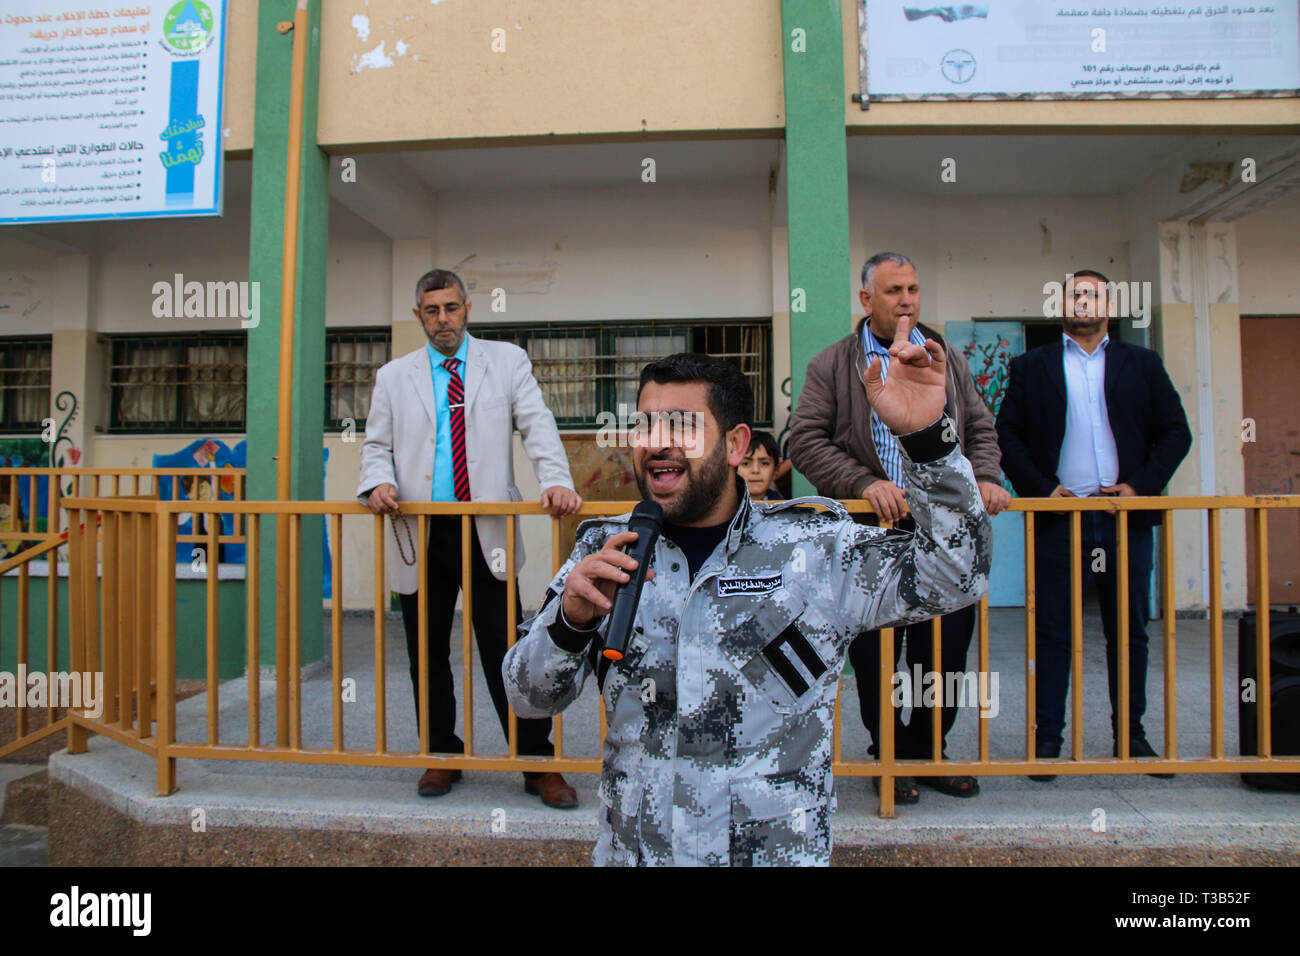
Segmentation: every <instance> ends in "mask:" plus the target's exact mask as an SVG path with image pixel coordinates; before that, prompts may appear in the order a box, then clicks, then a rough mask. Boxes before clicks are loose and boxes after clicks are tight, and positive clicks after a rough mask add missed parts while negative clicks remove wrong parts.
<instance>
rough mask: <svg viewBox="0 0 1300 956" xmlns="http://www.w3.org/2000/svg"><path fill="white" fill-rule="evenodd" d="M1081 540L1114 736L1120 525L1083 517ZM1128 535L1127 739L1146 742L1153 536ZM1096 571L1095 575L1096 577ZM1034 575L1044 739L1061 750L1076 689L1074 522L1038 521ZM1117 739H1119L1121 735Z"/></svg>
mask: <svg viewBox="0 0 1300 956" xmlns="http://www.w3.org/2000/svg"><path fill="white" fill-rule="evenodd" d="M1081 517H1082V527H1081V529H1080V530H1081V531H1082V534H1081V536H1080V548H1081V551H1082V553H1081V554H1080V556H1079V558H1080V562H1081V567H1082V569H1083V585H1084V587H1085V588H1086V587H1087V583H1088V578H1089V577H1090V576H1091V578H1092V580H1093V583H1094V584H1096V586H1097V596H1098V599H1099V602H1100V604H1101V629H1102V633H1103V634H1104V635H1105V638H1106V674H1107V689H1108V690H1109V691H1110V707H1111V712H1110V723H1111V729H1112V731H1113V730H1114V729H1115V727H1116V723H1117V719H1118V701H1119V666H1118V665H1119V639H1118V637H1117V636H1116V607H1117V602H1116V589H1117V585H1118V577H1119V575H1118V570H1119V565H1118V554H1117V553H1116V550H1115V544H1116V541H1115V537H1116V536H1115V528H1116V520H1115V518H1114V516H1113V515H1108V514H1104V513H1103V512H1100V511H1085V512H1083V513H1082V515H1081ZM1134 517H1135V515H1134V514H1130V515H1129V522H1130V526H1129V531H1128V555H1129V557H1128V618H1129V623H1128V660H1129V696H1128V724H1129V739H1130V740H1132V739H1135V738H1137V737H1143V736H1145V734H1144V731H1143V729H1142V715H1143V714H1144V713H1145V711H1146V706H1147V695H1146V686H1147V655H1148V647H1147V629H1146V628H1147V620H1148V608H1149V606H1150V604H1149V602H1150V592H1151V567H1152V561H1153V557H1152V549H1151V540H1152V535H1151V529H1150V528H1136V529H1135V528H1133V527H1132V520H1133V518H1134ZM1094 568H1095V570H1094ZM1034 575H1035V579H1036V585H1037V590H1038V601H1037V608H1038V616H1037V619H1036V622H1035V628H1034V641H1035V646H1036V651H1037V667H1036V675H1035V682H1036V683H1035V686H1036V692H1035V693H1036V696H1037V700H1038V712H1037V715H1036V716H1037V720H1038V739H1039V740H1040V741H1048V742H1055V743H1057V744H1060V743H1061V737H1062V733H1063V732H1064V730H1065V697H1066V693H1067V691H1068V690H1069V684H1070V519H1069V516H1068V515H1055V514H1045V513H1040V514H1039V515H1038V518H1037V520H1036V521H1035V525H1034ZM1116 738H1117V739H1118V735H1116Z"/></svg>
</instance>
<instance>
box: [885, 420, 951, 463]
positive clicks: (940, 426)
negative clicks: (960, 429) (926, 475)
mask: <svg viewBox="0 0 1300 956" xmlns="http://www.w3.org/2000/svg"><path fill="white" fill-rule="evenodd" d="M894 437H895V438H897V439H898V444H899V445H901V446H902V449H903V451H905V452H907V457H908V458H910V459H912V461H914V462H916V463H917V464H922V463H924V462H927V461H938V460H939V459H940V458H943V457H945V456H946V455H947V454H948V453H949V452H950V451H952V450H953V449H954V448H957V447H958V443H957V425H956V424H955V423H954V422H953V420H952V419H951V418H949V417H948V416H947V415H941V416H940V417H939V420H938V421H936V422H935V423H934V424H932V425H927V426H926V427H925V428H922V429H921V430H920V431H915V432H910V433H909V434H906V435H895V436H894Z"/></svg>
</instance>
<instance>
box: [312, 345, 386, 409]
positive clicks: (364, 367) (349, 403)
mask: <svg viewBox="0 0 1300 956" xmlns="http://www.w3.org/2000/svg"><path fill="white" fill-rule="evenodd" d="M391 350H392V333H391V332H390V331H389V330H387V329H384V330H382V331H380V330H376V329H373V328H371V329H330V330H329V331H328V332H326V333H325V427H326V428H327V429H331V430H332V429H340V428H343V427H345V424H346V420H347V419H352V422H353V426H354V427H355V428H356V429H357V431H364V430H365V427H366V416H367V415H368V414H369V412H370V394H371V392H373V391H374V388H375V373H376V372H377V371H379V367H380V366H381V365H383V364H384V363H385V362H387V361H388V357H389V354H390V353H391Z"/></svg>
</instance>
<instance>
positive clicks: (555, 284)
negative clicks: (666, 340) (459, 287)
mask: <svg viewBox="0 0 1300 956" xmlns="http://www.w3.org/2000/svg"><path fill="white" fill-rule="evenodd" d="M770 232H771V212H770V207H769V204H768V199H767V183H766V182H765V181H757V180H751V179H733V180H720V181H714V182H708V183H686V184H677V185H672V184H670V183H666V182H659V183H644V184H643V183H641V182H639V180H635V179H634V184H632V185H628V186H619V187H601V188H591V189H583V188H581V187H551V188H548V189H545V190H524V189H497V190H492V191H490V192H481V191H456V192H448V193H440V194H439V196H438V227H437V237H436V241H435V243H434V255H435V256H436V261H437V262H438V263H439V264H441V265H442V266H444V267H445V268H454V269H457V270H458V271H459V272H460V273H461V274H462V277H463V278H464V279H465V280H466V282H468V283H471V284H473V283H475V282H477V284H478V288H477V289H475V288H471V293H472V299H473V302H474V311H473V319H472V321H475V322H561V321H580V320H602V321H610V320H617V319H649V318H730V317H740V316H768V315H771V314H772V300H771V282H770V280H769V274H770V272H771V268H772V264H771V237H770ZM521 271H522V272H535V273H537V274H538V276H539V278H538V279H537V281H534V282H532V283H530V286H529V287H530V288H535V289H541V290H543V291H539V292H535V293H523V294H513V293H511V292H510V289H511V287H512V285H513V283H512V281H510V280H509V279H508V278H504V279H503V278H501V276H502V274H505V275H507V276H509V275H518V274H519V273H520V272H521ZM417 278H419V276H418V275H411V276H405V277H399V279H398V280H397V281H399V282H403V285H402V286H401V291H400V293H399V292H396V291H395V295H397V294H400V295H401V297H402V298H409V297H410V296H411V295H412V292H411V291H410V289H411V287H413V285H414V282H415V280H416V279H417ZM403 280H404V281H403ZM497 286H500V287H503V288H506V291H507V295H506V299H505V311H504V312H497V313H494V312H492V310H491V296H490V292H491V290H492V289H493V288H494V287H497ZM398 301H400V300H398ZM407 314H408V315H409V312H408V313H407Z"/></svg>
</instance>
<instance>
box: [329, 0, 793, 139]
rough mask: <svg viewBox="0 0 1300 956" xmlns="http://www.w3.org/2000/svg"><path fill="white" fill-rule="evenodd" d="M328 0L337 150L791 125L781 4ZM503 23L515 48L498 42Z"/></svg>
mask: <svg viewBox="0 0 1300 956" xmlns="http://www.w3.org/2000/svg"><path fill="white" fill-rule="evenodd" d="M323 6H324V19H323V23H322V26H321V97H320V107H321V108H320V121H319V126H318V136H319V142H320V143H321V144H322V145H324V146H326V147H327V148H328V147H330V146H336V147H337V146H340V145H344V144H360V143H381V142H411V141H420V140H434V139H444V140H445V139H490V138H495V137H519V136H551V135H561V136H563V135H575V134H576V135H593V134H596V135H598V134H603V133H628V132H631V133H639V132H649V133H654V134H664V133H683V132H691V131H701V130H707V131H710V132H714V131H719V132H725V131H736V130H769V131H773V132H775V131H779V130H780V129H781V128H782V126H783V125H784V115H783V92H782V73H781V46H780V5H779V4H777V3H775V2H763V3H755V2H754V0H710V2H708V3H703V4H701V3H698V2H696V0H656V2H654V3H647V4H640V3H625V2H618V3H610V2H609V0H527V2H525V0H473V2H471V0H442V2H439V3H436V4H432V5H431V4H430V3H429V2H428V0H368V2H365V3H362V2H360V0H356V2H345V0H330V2H328V3H326V4H324V5H323ZM355 17H364V18H365V20H364V21H362V20H354V18H355ZM354 24H355V26H354ZM497 29H500V30H501V31H503V34H502V35H503V36H504V43H505V51H504V52H493V49H492V44H493V40H494V35H493V31H494V30H497ZM381 44H382V48H381Z"/></svg>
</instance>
